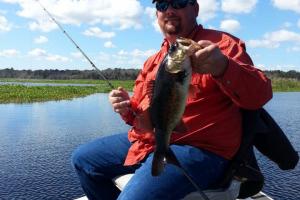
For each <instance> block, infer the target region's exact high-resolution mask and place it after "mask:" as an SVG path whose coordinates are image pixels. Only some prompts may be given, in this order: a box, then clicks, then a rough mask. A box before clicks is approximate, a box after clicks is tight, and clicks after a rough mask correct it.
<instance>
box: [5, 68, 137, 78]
mask: <svg viewBox="0 0 300 200" xmlns="http://www.w3.org/2000/svg"><path fill="white" fill-rule="evenodd" d="M139 71H140V70H139V69H120V68H115V69H111V68H108V69H105V70H101V73H102V74H103V75H104V76H105V77H106V78H107V79H110V80H134V79H136V77H137V75H138V73H139ZM0 78H20V79H54V80H59V79H60V80H61V79H100V80H101V79H103V78H102V76H101V75H100V73H99V72H98V71H96V70H58V69H46V70H15V69H13V68H6V69H1V70H0Z"/></svg>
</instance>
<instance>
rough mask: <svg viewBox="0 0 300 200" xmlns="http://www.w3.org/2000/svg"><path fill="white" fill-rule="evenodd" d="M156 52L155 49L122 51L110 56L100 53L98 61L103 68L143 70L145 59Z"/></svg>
mask: <svg viewBox="0 0 300 200" xmlns="http://www.w3.org/2000/svg"><path fill="white" fill-rule="evenodd" d="M155 52H156V50H154V49H148V50H140V49H134V50H131V51H125V50H120V51H119V52H117V53H116V54H108V53H105V52H100V53H99V55H98V56H97V59H96V61H97V62H100V63H101V65H102V66H105V67H106V68H107V67H111V68H115V67H122V68H141V67H142V65H143V63H144V62H145V59H146V58H148V57H149V56H150V55H153V54H154V53H155Z"/></svg>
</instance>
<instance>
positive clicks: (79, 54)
mask: <svg viewBox="0 0 300 200" xmlns="http://www.w3.org/2000/svg"><path fill="white" fill-rule="evenodd" d="M70 54H71V56H72V57H74V58H83V56H82V54H81V53H80V52H72V53H70Z"/></svg>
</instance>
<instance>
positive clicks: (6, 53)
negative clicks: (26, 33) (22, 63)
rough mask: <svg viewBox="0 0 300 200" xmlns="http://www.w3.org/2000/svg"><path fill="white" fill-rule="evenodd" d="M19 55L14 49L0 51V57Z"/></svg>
mask: <svg viewBox="0 0 300 200" xmlns="http://www.w3.org/2000/svg"><path fill="white" fill-rule="evenodd" d="M18 54H19V51H18V50H16V49H5V50H3V51H0V57H14V56H17V55H18Z"/></svg>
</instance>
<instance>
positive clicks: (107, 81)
mask: <svg viewBox="0 0 300 200" xmlns="http://www.w3.org/2000/svg"><path fill="white" fill-rule="evenodd" d="M36 2H37V3H38V4H39V5H40V6H41V8H42V9H43V10H44V11H45V12H46V13H47V14H48V16H49V17H50V18H51V19H52V21H53V22H54V23H55V24H56V25H57V26H58V27H59V29H60V30H61V31H62V32H63V33H64V34H65V35H66V36H67V38H69V40H70V41H71V42H72V43H73V44H74V45H75V47H76V48H77V49H78V50H79V51H80V53H81V54H82V55H83V56H84V57H85V58H86V59H87V60H88V62H89V63H90V64H91V65H92V67H93V68H94V69H95V70H96V71H97V72H98V73H99V74H100V76H101V77H102V78H103V79H104V80H105V81H106V83H107V84H108V85H109V87H110V88H111V89H114V86H113V85H112V84H111V82H110V81H109V80H108V79H107V78H106V77H105V76H104V74H103V73H102V72H101V71H100V70H99V69H98V67H96V65H95V64H94V63H93V62H92V61H91V59H90V58H89V57H88V56H87V55H86V54H85V53H84V51H83V50H82V49H81V48H80V47H79V46H78V45H77V43H76V42H75V41H74V40H73V39H72V38H71V36H70V35H69V34H68V33H67V32H66V31H65V29H64V28H63V27H62V26H61V25H60V23H58V21H56V19H55V18H54V17H53V16H52V15H51V13H50V12H49V11H48V10H47V9H46V8H45V7H44V6H43V5H42V4H41V2H40V1H39V0H36Z"/></svg>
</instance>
